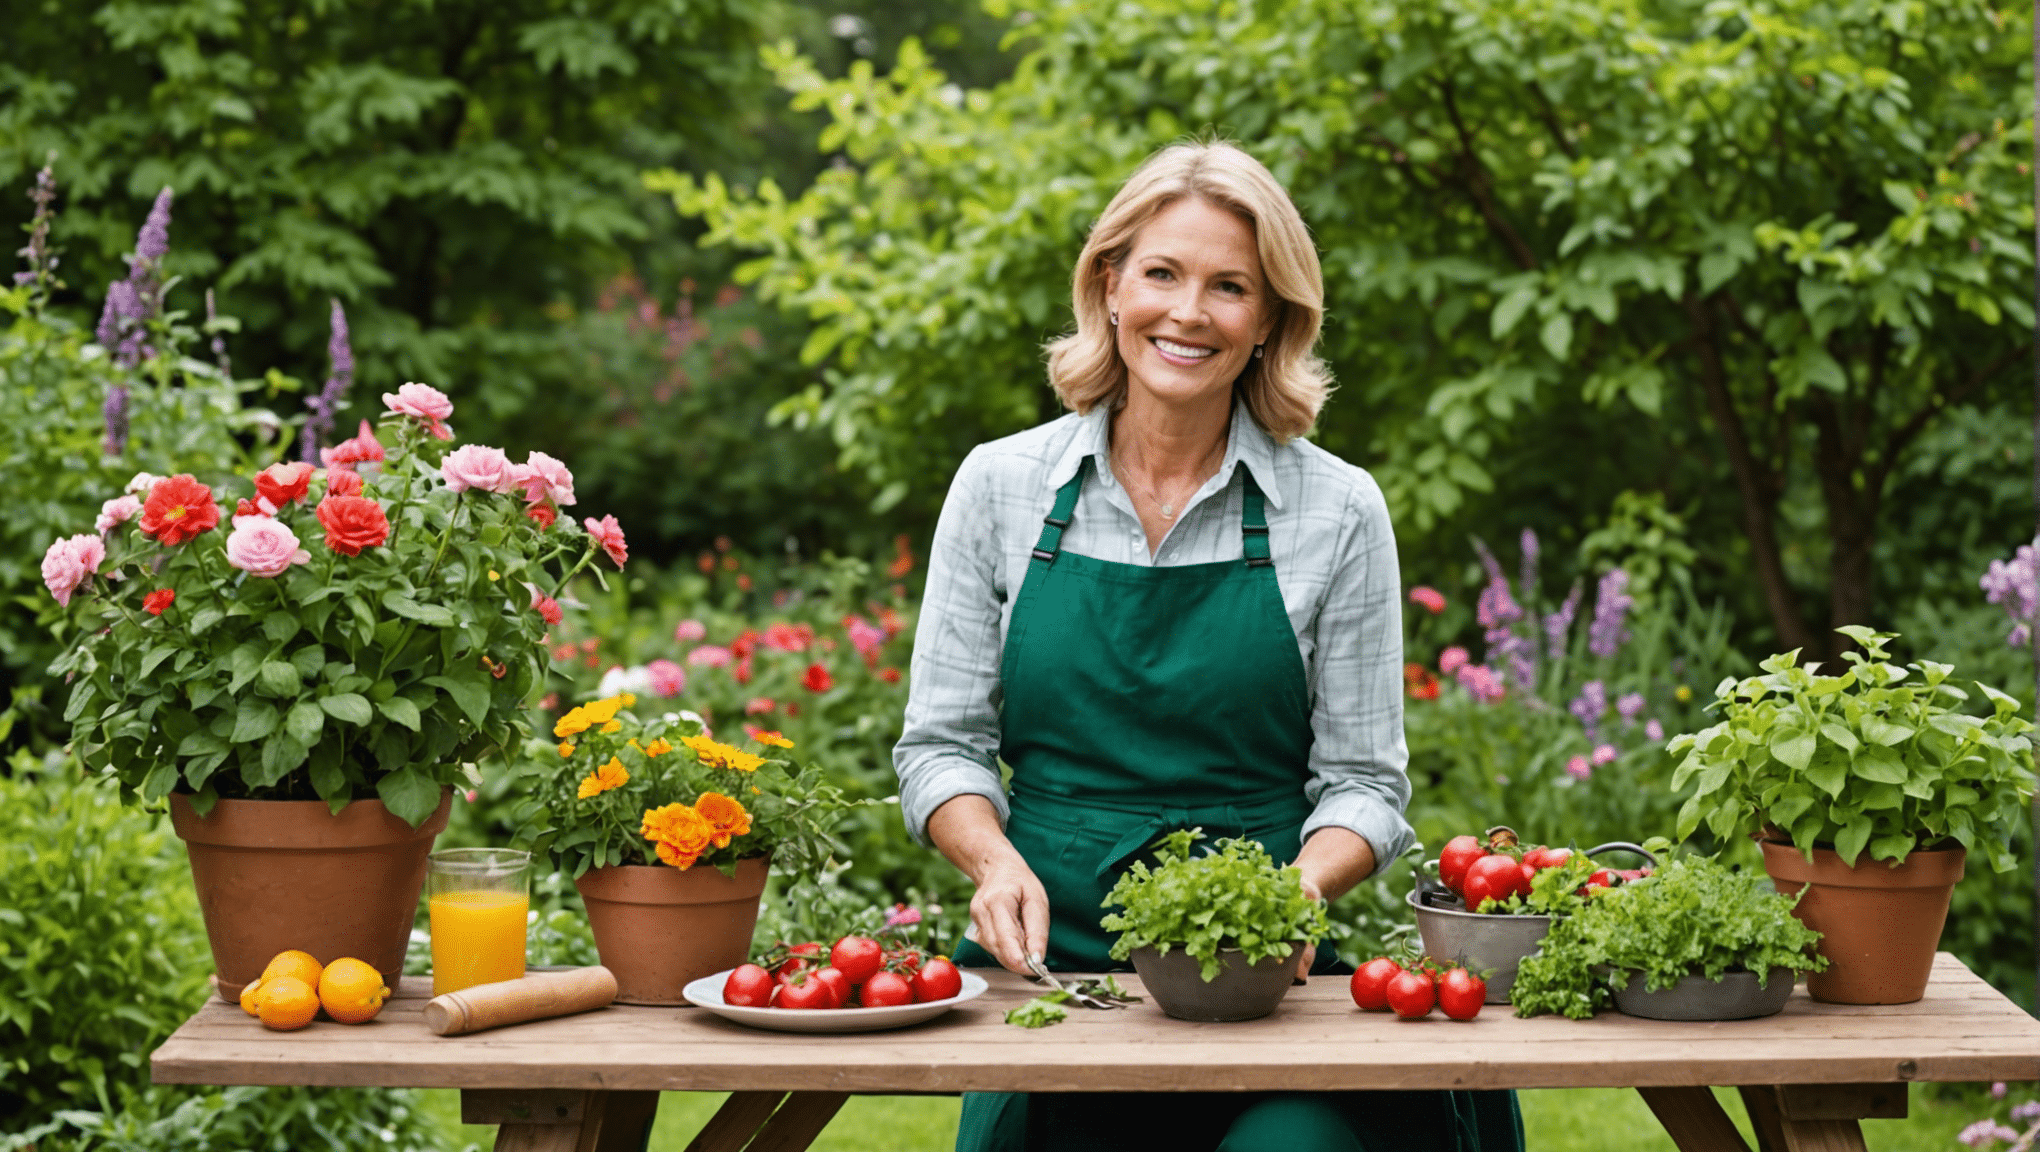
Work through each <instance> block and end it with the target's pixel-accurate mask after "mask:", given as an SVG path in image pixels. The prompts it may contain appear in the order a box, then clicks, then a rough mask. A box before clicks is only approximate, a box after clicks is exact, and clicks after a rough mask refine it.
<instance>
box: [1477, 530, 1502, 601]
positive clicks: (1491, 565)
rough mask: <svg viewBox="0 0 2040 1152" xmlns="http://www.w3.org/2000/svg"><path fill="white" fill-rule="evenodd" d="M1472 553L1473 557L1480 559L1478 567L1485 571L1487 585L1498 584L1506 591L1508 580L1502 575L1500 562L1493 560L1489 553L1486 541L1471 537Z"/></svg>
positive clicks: (1493, 557)
mask: <svg viewBox="0 0 2040 1152" xmlns="http://www.w3.org/2000/svg"><path fill="white" fill-rule="evenodd" d="M1473 551H1474V555H1476V556H1479V557H1480V566H1481V567H1482V568H1485V569H1487V578H1488V583H1490V584H1500V585H1501V586H1502V587H1503V588H1504V589H1506V588H1507V587H1508V586H1509V578H1508V577H1506V576H1504V575H1502V562H1501V561H1499V560H1497V559H1495V554H1494V553H1493V552H1492V551H1489V549H1488V546H1487V541H1485V540H1483V539H1481V538H1480V537H1478V536H1475V537H1473Z"/></svg>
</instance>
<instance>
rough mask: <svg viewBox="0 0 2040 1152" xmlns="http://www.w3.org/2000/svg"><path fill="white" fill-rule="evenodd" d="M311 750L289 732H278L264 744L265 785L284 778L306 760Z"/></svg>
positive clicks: (263, 777)
mask: <svg viewBox="0 0 2040 1152" xmlns="http://www.w3.org/2000/svg"><path fill="white" fill-rule="evenodd" d="M310 752H311V749H310V748H307V747H306V746H305V743H304V741H302V740H299V739H298V738H297V737H295V736H292V735H291V734H290V733H288V732H278V733H276V734H275V735H274V736H271V737H270V738H269V739H268V740H267V741H266V742H264V743H263V745H262V781H261V783H262V784H263V785H264V786H268V785H271V784H274V783H276V782H277V781H278V780H281V779H283V778H284V777H285V776H286V775H288V774H289V773H290V772H291V771H292V770H293V769H295V768H296V767H297V766H298V765H300V764H302V763H304V762H305V757H306V756H307V755H309V754H310Z"/></svg>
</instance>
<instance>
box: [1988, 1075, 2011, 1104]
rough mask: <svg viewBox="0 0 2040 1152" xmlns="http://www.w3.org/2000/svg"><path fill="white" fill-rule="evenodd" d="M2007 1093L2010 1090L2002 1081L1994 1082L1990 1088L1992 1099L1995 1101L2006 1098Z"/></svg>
mask: <svg viewBox="0 0 2040 1152" xmlns="http://www.w3.org/2000/svg"><path fill="white" fill-rule="evenodd" d="M2007 1091H2009V1088H2008V1087H2007V1086H2006V1084H2005V1082H2004V1081H2002V1080H1997V1081H1994V1082H1992V1084H1991V1086H1990V1098H1991V1099H1993V1100H2002V1099H2004V1098H2005V1093H2006V1092H2007Z"/></svg>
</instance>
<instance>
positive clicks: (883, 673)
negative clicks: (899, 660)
mask: <svg viewBox="0 0 2040 1152" xmlns="http://www.w3.org/2000/svg"><path fill="white" fill-rule="evenodd" d="M878 678H879V679H880V680H883V681H885V682H886V683H888V684H897V683H899V682H900V670H899V669H897V668H880V669H879V670H878Z"/></svg>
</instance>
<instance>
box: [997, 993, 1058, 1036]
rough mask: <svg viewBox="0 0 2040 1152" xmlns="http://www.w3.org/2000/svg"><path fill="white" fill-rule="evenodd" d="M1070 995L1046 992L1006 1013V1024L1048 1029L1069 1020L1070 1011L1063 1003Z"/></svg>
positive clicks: (1017, 1026)
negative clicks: (1051, 1025)
mask: <svg viewBox="0 0 2040 1152" xmlns="http://www.w3.org/2000/svg"><path fill="white" fill-rule="evenodd" d="M1069 998H1070V994H1069V993H1067V992H1064V991H1062V990H1060V989H1055V990H1051V991H1048V992H1044V993H1042V994H1041V995H1039V996H1036V997H1035V998H1034V999H1032V1000H1029V1001H1028V1002H1027V1003H1025V1004H1022V1005H1021V1006H1019V1007H1018V1008H1014V1009H1010V1010H1008V1011H1007V1013H1006V1023H1008V1024H1011V1025H1013V1026H1014V1027H1016V1028H1046V1027H1048V1026H1049V1025H1050V1024H1060V1023H1062V1022H1063V1021H1064V1020H1067V1019H1069V1015H1070V1013H1069V1010H1068V1009H1066V1008H1064V1007H1063V1003H1064V1002H1065V1001H1067V1000H1068V999H1069Z"/></svg>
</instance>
